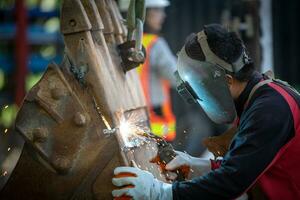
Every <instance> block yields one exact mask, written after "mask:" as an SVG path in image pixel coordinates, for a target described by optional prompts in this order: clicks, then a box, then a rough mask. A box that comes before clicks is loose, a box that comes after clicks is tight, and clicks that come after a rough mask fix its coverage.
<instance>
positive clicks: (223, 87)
mask: <svg viewBox="0 0 300 200" xmlns="http://www.w3.org/2000/svg"><path fill="white" fill-rule="evenodd" d="M197 40H198V43H199V44H200V47H201V49H202V51H203V54H204V56H205V61H200V60H195V59H192V58H190V57H189V56H188V55H187V52H186V50H185V47H183V48H182V49H181V51H180V52H179V53H178V61H177V71H176V72H175V78H176V80H177V91H178V93H179V94H180V95H181V96H182V97H183V98H184V99H185V100H187V102H189V103H196V104H199V105H200V106H201V107H202V108H203V110H204V112H205V113H206V114H207V115H208V117H209V118H210V119H211V120H212V121H214V122H215V123H218V124H221V123H232V122H233V121H234V119H235V117H236V110H235V105H234V102H233V98H232V96H231V94H230V91H229V87H228V84H227V81H226V71H225V70H227V71H229V72H233V73H234V72H238V71H239V70H240V69H241V68H242V67H243V66H244V65H245V63H246V62H247V58H248V57H247V55H246V53H245V52H244V51H245V49H244V50H243V52H242V54H241V56H240V57H239V58H238V59H237V60H236V61H235V62H234V63H227V62H226V61H224V60H223V59H221V58H219V57H218V56H217V55H215V54H214V53H213V52H212V51H211V49H210V48H209V45H208V42H207V36H206V34H205V32H204V31H201V32H199V33H198V34H197Z"/></svg>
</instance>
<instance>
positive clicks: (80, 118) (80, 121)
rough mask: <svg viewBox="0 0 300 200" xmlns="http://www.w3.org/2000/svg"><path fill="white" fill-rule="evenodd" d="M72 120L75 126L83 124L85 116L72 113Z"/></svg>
mask: <svg viewBox="0 0 300 200" xmlns="http://www.w3.org/2000/svg"><path fill="white" fill-rule="evenodd" d="M74 122H75V124H76V125H77V126H84V125H85V124H86V117H85V116H84V114H82V113H80V112H78V113H76V114H75V115H74Z"/></svg>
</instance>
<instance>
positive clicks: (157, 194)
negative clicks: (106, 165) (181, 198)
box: [112, 167, 173, 200]
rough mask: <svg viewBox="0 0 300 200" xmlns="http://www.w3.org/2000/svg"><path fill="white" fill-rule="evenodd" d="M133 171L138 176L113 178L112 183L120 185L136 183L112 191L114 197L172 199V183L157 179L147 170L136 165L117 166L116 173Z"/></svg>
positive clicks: (142, 199)
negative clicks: (131, 186)
mask: <svg viewBox="0 0 300 200" xmlns="http://www.w3.org/2000/svg"><path fill="white" fill-rule="evenodd" d="M120 173H131V174H135V175H136V177H123V178H113V179H112V183H113V184H114V185H115V186H118V187H124V186H126V185H134V187H133V188H129V187H128V188H121V189H116V190H113V191H112V195H113V197H120V196H122V195H126V196H131V197H132V198H133V199H134V200H172V199H173V192H172V185H171V184H168V183H164V182H162V181H159V180H157V179H156V178H154V176H153V175H152V174H151V173H150V172H147V171H144V170H141V169H139V168H136V167H117V168H116V169H115V170H114V174H115V175H117V174H120Z"/></svg>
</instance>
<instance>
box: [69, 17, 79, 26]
mask: <svg viewBox="0 0 300 200" xmlns="http://www.w3.org/2000/svg"><path fill="white" fill-rule="evenodd" d="M76 24H77V23H76V21H75V20H74V19H71V20H70V21H69V25H70V26H72V27H75V26H76Z"/></svg>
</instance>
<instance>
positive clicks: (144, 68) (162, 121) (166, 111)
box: [137, 34, 176, 141]
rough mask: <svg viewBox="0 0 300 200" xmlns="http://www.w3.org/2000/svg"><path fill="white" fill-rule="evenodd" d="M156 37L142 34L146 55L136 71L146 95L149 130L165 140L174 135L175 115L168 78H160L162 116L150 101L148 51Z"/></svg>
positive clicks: (171, 138) (169, 139)
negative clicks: (162, 100) (162, 99)
mask: <svg viewBox="0 0 300 200" xmlns="http://www.w3.org/2000/svg"><path fill="white" fill-rule="evenodd" d="M157 39H158V36H157V35H154V34H144V36H143V45H144V47H145V48H146V52H147V55H148V56H147V57H146V60H145V62H144V64H143V65H141V66H139V67H138V68H137V71H138V73H139V75H140V80H141V83H142V88H143V90H144V94H145V97H146V102H147V105H148V109H149V113H150V125H151V131H152V132H153V133H154V134H155V135H157V136H160V137H163V138H165V139H166V140H167V141H173V140H174V139H175V137H176V132H175V125H176V124H175V122H176V120H175V116H174V114H173V112H172V106H171V105H172V104H171V98H170V83H169V81H168V80H165V79H161V80H160V82H161V87H162V89H163V94H164V102H163V105H162V116H160V115H157V114H156V113H155V112H154V110H153V105H152V103H151V97H150V75H151V73H150V70H151V69H150V68H151V66H150V58H149V55H150V52H151V49H152V47H153V45H154V44H155V43H156V41H157Z"/></svg>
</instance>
